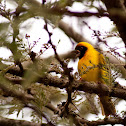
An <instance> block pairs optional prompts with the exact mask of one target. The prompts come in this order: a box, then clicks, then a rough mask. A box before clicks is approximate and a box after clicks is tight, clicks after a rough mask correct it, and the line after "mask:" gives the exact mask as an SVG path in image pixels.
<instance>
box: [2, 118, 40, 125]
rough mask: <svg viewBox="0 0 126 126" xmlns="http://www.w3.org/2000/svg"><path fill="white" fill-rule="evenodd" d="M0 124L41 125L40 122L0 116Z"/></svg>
mask: <svg viewBox="0 0 126 126" xmlns="http://www.w3.org/2000/svg"><path fill="white" fill-rule="evenodd" d="M0 126H41V124H39V123H33V122H28V121H24V120H14V119H8V118H3V117H0Z"/></svg>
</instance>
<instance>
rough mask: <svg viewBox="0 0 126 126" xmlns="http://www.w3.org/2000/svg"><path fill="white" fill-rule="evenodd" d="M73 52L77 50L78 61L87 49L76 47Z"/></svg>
mask: <svg viewBox="0 0 126 126" xmlns="http://www.w3.org/2000/svg"><path fill="white" fill-rule="evenodd" d="M75 50H78V51H79V52H80V55H79V59H81V58H82V57H83V56H84V54H85V52H86V51H87V47H85V46H76V48H75Z"/></svg>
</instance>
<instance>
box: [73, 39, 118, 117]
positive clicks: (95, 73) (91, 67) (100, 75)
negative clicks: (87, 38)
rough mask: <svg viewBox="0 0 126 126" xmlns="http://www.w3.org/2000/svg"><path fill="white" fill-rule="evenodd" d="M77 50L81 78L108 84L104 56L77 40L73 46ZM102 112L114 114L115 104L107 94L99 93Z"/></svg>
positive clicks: (87, 44) (89, 45)
mask: <svg viewBox="0 0 126 126" xmlns="http://www.w3.org/2000/svg"><path fill="white" fill-rule="evenodd" d="M75 50H76V51H78V52H79V55H78V57H79V61H78V72H79V75H80V77H81V79H82V80H84V81H88V82H95V83H96V84H99V82H100V84H106V85H109V72H108V69H107V68H106V61H105V58H104V56H103V55H102V54H101V53H100V52H98V51H97V50H96V49H95V48H94V47H93V46H92V45H91V44H89V43H88V42H79V43H78V44H77V46H76V47H75ZM99 99H100V104H101V109H102V114H103V115H105V116H106V117H108V116H109V115H113V116H115V115H116V109H115V106H114V104H113V102H112V100H111V97H109V96H103V95H102V96H101V95H99Z"/></svg>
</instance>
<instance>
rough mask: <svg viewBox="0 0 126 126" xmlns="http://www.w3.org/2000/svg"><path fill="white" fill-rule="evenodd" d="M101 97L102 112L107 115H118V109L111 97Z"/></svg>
mask: <svg viewBox="0 0 126 126" xmlns="http://www.w3.org/2000/svg"><path fill="white" fill-rule="evenodd" d="M99 97H100V102H101V109H102V114H103V115H106V116H109V115H114V116H116V109H115V106H114V104H113V102H112V100H111V98H110V97H109V96H99Z"/></svg>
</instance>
